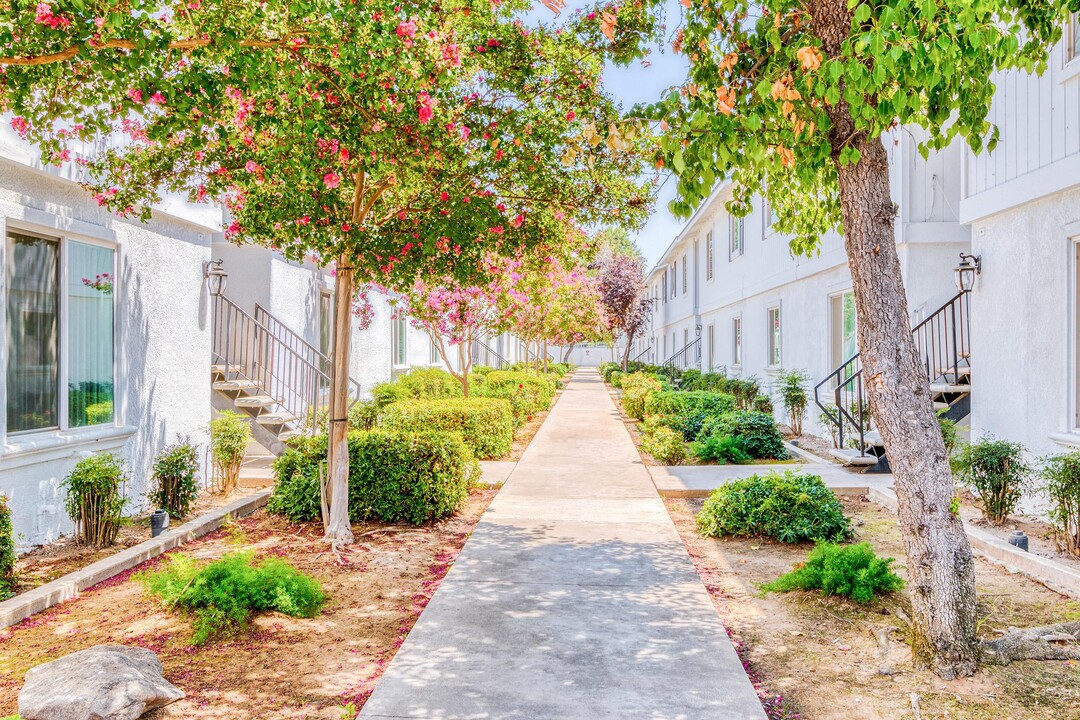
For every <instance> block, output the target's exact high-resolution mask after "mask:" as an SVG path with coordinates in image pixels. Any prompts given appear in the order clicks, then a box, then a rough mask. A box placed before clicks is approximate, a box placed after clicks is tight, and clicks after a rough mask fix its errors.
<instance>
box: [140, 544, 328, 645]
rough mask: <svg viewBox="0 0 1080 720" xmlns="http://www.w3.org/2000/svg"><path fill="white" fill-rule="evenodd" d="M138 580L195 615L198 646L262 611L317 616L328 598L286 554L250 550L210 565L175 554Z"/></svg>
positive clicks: (175, 606)
mask: <svg viewBox="0 0 1080 720" xmlns="http://www.w3.org/2000/svg"><path fill="white" fill-rule="evenodd" d="M136 579H137V580H138V581H139V582H140V583H141V584H142V586H143V587H144V588H145V589H146V591H147V592H149V593H150V594H151V595H154V596H155V597H157V598H159V599H160V600H161V601H162V603H163V604H164V605H165V607H167V608H169V609H174V610H182V611H186V612H188V613H190V614H191V615H192V616H193V618H192V619H193V622H192V625H193V634H192V638H191V639H192V643H193V644H195V645H202V644H203V643H205V642H206V641H207V640H209V639H211V638H213V637H216V636H218V635H221V634H224V633H227V632H233V631H237V630H242V629H244V628H246V627H247V625H248V622H249V621H250V620H251V616H252V615H255V614H257V613H262V612H270V611H277V612H280V613H283V614H285V615H291V616H292V617H315V616H316V615H317V614H318V612H319V609H320V608H321V607H322V605H323V603H324V602H325V601H326V595H325V593H323V590H322V587H320V585H319V582H318V581H317V580H315V579H314V578H312V577H310V576H308V575H305V574H304V573H302V572H300V571H299V570H297V569H296V568H294V567H293V566H292V565H290V564H289V563H287V562H286V561H284V560H282V559H281V558H276V557H271V558H266V559H263V560H260V561H258V562H256V561H255V556H254V554H253V553H251V552H234V553H229V554H227V555H225V556H223V557H222V558H221V559H220V560H215V561H213V562H210V563H206V564H202V563H199V562H197V561H195V560H194V559H192V558H191V557H189V556H187V555H183V554H180V553H175V554H172V555H169V556H168V558H167V559H166V562H165V564H164V566H162V567H161V568H159V569H157V570H147V571H144V572H141V573H139V574H138V575H136Z"/></svg>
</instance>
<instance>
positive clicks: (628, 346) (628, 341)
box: [622, 334, 634, 372]
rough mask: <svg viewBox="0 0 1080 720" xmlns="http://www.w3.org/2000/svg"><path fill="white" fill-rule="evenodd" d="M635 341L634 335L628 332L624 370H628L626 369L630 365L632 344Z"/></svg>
mask: <svg viewBox="0 0 1080 720" xmlns="http://www.w3.org/2000/svg"><path fill="white" fill-rule="evenodd" d="M633 342H634V336H633V335H630V334H627V336H626V349H625V350H623V354H622V371H623V372H626V369H627V368H628V367H629V365H630V346H631V345H632V344H633Z"/></svg>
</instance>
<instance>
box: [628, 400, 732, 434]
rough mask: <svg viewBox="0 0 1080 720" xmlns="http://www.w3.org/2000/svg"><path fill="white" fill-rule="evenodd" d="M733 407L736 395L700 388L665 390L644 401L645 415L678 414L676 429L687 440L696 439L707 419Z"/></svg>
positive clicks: (729, 410)
mask: <svg viewBox="0 0 1080 720" xmlns="http://www.w3.org/2000/svg"><path fill="white" fill-rule="evenodd" d="M734 409H735V398H734V397H733V396H731V395H725V394H723V393H715V392H707V391H703V390H691V391H682V390H668V391H663V392H658V393H653V394H652V395H650V396H648V397H647V398H646V400H645V414H646V415H677V416H678V417H679V418H680V423H679V429H680V430H681V431H682V433H683V437H684V438H685V439H686V440H687V441H691V440H696V439H697V437H698V435H699V434H700V433H701V429H702V426H703V425H704V423H705V422H706V421H708V420H709V419H710V418H713V417H717V416H719V415H723V414H725V413H729V412H731V411H733V410H734Z"/></svg>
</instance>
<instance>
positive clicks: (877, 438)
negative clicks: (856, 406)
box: [863, 430, 885, 447]
mask: <svg viewBox="0 0 1080 720" xmlns="http://www.w3.org/2000/svg"><path fill="white" fill-rule="evenodd" d="M863 439H864V440H866V442H867V444H869V445H873V446H874V447H885V441H884V440H882V439H881V433H879V432H878V431H877V430H871V431H870V432H868V433H866V434H865V435H863Z"/></svg>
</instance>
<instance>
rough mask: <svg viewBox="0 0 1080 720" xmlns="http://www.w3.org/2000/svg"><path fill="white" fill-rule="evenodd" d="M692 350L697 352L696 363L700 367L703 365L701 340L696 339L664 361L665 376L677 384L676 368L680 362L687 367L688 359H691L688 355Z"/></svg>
mask: <svg viewBox="0 0 1080 720" xmlns="http://www.w3.org/2000/svg"><path fill="white" fill-rule="evenodd" d="M692 349H696V350H697V352H696V353H695V362H696V363H698V365H700V364H701V338H700V337H697V338H694V339H693V340H692V341H690V342H688V343H687V344H686V345H685V346H684V347H683V348H682V349H681V350H679V351H678V352H677V353H675V354H674V355H672V356H671V357H669V358H668V359H667V360H665V361H664V364H663V367H664V374H665V375H667V376H668V379H669V380H671V381H672V382H675V374H676V373H677V372H678V371H677V370H676V367H675V366H676V364H677V363H678V362H679V361H680V360H681V361H682V366H683V367H686V366H687V363H686V358H687V357H689V356H688V353H689V352H690V350H692Z"/></svg>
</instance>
